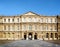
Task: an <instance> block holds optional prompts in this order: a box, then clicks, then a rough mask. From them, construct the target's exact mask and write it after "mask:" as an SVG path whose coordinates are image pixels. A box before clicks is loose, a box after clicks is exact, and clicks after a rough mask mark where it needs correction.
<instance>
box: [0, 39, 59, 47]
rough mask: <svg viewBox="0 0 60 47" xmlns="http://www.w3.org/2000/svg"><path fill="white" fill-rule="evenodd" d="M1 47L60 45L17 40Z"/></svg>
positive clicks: (56, 46) (53, 46)
mask: <svg viewBox="0 0 60 47" xmlns="http://www.w3.org/2000/svg"><path fill="white" fill-rule="evenodd" d="M0 47H60V45H58V44H53V43H49V42H46V41H42V40H17V41H13V42H11V43H8V44H2V45H0Z"/></svg>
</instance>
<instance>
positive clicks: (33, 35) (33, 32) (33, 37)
mask: <svg viewBox="0 0 60 47" xmlns="http://www.w3.org/2000/svg"><path fill="white" fill-rule="evenodd" d="M32 40H34V32H33V34H32Z"/></svg>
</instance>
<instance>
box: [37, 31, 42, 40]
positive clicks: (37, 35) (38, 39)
mask: <svg viewBox="0 0 60 47" xmlns="http://www.w3.org/2000/svg"><path fill="white" fill-rule="evenodd" d="M37 34H38V35H37V39H38V40H41V39H42V36H41V35H40V36H39V32H38V33H37ZM39 37H40V38H39Z"/></svg>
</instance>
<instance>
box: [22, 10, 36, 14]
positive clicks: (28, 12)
mask: <svg viewBox="0 0 60 47" xmlns="http://www.w3.org/2000/svg"><path fill="white" fill-rule="evenodd" d="M23 15H36V14H35V13H33V12H31V11H29V12H27V13H25V14H23Z"/></svg>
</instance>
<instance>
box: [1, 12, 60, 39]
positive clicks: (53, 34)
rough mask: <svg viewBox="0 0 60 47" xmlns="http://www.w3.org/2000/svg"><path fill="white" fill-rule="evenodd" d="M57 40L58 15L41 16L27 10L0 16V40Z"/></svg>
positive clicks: (59, 31) (58, 28)
mask: <svg viewBox="0 0 60 47" xmlns="http://www.w3.org/2000/svg"><path fill="white" fill-rule="evenodd" d="M21 39H25V40H37V39H38V40H59V39H60V16H42V15H38V14H36V13H34V12H27V13H25V14H22V15H18V16H0V40H21Z"/></svg>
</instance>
